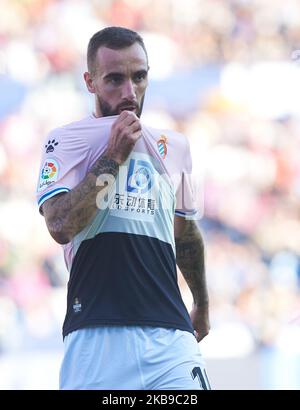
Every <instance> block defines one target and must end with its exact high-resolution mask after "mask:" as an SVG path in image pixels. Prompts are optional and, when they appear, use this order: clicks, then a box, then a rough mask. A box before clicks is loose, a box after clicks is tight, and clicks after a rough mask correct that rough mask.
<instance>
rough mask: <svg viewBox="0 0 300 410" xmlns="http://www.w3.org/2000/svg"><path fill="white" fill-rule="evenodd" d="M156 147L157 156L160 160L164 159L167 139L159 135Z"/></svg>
mask: <svg viewBox="0 0 300 410" xmlns="http://www.w3.org/2000/svg"><path fill="white" fill-rule="evenodd" d="M157 147H158V152H159V155H160V156H161V157H162V159H165V158H166V155H167V137H165V136H164V135H161V136H160V138H159V140H158V141H157Z"/></svg>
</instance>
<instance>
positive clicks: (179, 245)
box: [175, 220, 208, 306]
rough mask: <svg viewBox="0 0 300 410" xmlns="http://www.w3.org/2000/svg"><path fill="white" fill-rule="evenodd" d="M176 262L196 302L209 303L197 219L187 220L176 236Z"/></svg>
mask: <svg viewBox="0 0 300 410" xmlns="http://www.w3.org/2000/svg"><path fill="white" fill-rule="evenodd" d="M175 243H176V263H177V265H178V267H179V269H180V270H181V272H182V274H183V276H184V278H185V280H186V282H187V284H188V286H189V288H190V290H191V292H192V295H193V298H194V304H195V305H197V306H204V305H207V304H208V292H207V285H206V277H205V261H204V243H203V239H202V236H201V233H200V230H199V228H198V227H197V225H196V223H195V221H188V220H186V221H185V226H184V230H183V232H182V234H181V235H180V237H178V238H175Z"/></svg>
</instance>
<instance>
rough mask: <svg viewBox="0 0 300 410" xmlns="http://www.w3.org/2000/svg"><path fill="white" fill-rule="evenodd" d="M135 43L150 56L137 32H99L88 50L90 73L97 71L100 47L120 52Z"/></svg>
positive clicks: (123, 29) (113, 29)
mask: <svg viewBox="0 0 300 410" xmlns="http://www.w3.org/2000/svg"><path fill="white" fill-rule="evenodd" d="M134 43H138V44H140V46H141V47H142V48H143V50H144V51H145V54H146V58H147V61H148V54H147V50H146V47H145V44H144V40H143V39H142V37H141V36H140V35H139V34H138V33H137V32H135V31H133V30H129V29H128V28H125V27H106V28H104V29H103V30H100V31H98V32H97V33H95V34H94V35H93V37H92V38H91V39H90V41H89V44H88V49H87V66H88V70H89V72H90V73H92V72H93V71H94V70H95V57H96V54H97V51H98V49H99V47H108V48H111V49H113V50H120V49H122V48H126V47H129V46H131V45H132V44H134Z"/></svg>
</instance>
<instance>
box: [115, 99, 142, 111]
mask: <svg viewBox="0 0 300 410" xmlns="http://www.w3.org/2000/svg"><path fill="white" fill-rule="evenodd" d="M127 107H133V108H136V109H139V105H138V103H137V102H135V101H125V102H122V104H119V105H118V106H117V110H120V109H122V108H127Z"/></svg>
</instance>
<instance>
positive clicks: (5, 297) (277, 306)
mask: <svg viewBox="0 0 300 410" xmlns="http://www.w3.org/2000/svg"><path fill="white" fill-rule="evenodd" d="M107 25H120V26H125V27H128V28H132V29H134V30H137V31H139V32H140V33H141V34H142V36H143V37H144V39H145V43H146V47H147V48H148V52H149V59H150V67H151V68H150V74H149V75H150V84H149V89H148V92H147V95H146V101H145V108H144V113H143V120H144V121H145V122H147V123H149V124H151V125H152V126H157V127H166V128H167V127H171V128H173V129H177V130H179V131H180V132H182V133H184V134H185V135H187V137H188V138H189V140H190V144H191V148H192V153H193V161H194V164H195V166H196V167H198V168H199V169H200V170H201V173H202V174H203V175H204V178H203V181H204V190H203V193H204V196H203V197H204V207H203V209H204V213H203V218H202V219H201V221H200V226H201V229H202V232H203V235H204V238H205V243H206V263H207V277H208V283H209V292H210V304H211V326H212V329H211V332H210V335H209V336H208V337H207V338H206V339H205V340H204V341H203V342H201V345H202V346H201V347H202V351H203V354H204V356H205V358H206V359H207V362H208V368H209V369H210V368H211V379H212V380H211V381H212V385H213V386H214V385H215V387H217V388H231V389H236V388H246V389H247V388H265V389H299V388H300V296H299V286H300V220H299V216H300V202H299V200H300V161H299V153H300V65H298V63H297V61H293V60H292V59H291V55H292V52H293V51H294V50H296V49H298V48H300V2H299V0H285V1H281V0H184V1H182V0H137V1H134V0H90V1H86V0H0V389H23V388H24V389H26V388H32V389H38V388H57V377H58V366H59V364H60V363H59V360H60V357H61V351H62V338H61V333H60V332H61V330H60V329H61V325H62V321H63V318H64V314H65V304H66V301H65V299H66V283H67V280H68V273H67V271H66V268H65V266H64V262H63V257H62V251H61V249H60V247H59V245H57V244H55V242H54V241H53V240H52V239H51V238H50V236H49V234H48V232H47V230H46V227H45V223H44V221H43V218H42V217H41V216H40V215H39V213H38V208H37V205H36V202H35V189H36V183H37V178H38V170H39V163H40V156H41V152H42V144H43V139H44V138H45V136H46V134H47V133H48V132H49V131H50V130H51V129H52V128H55V127H58V126H60V125H63V124H66V123H68V122H71V121H74V120H78V119H80V118H82V117H84V116H86V115H87V114H88V113H90V112H91V111H92V109H93V99H92V97H91V96H90V95H89V94H88V92H87V90H86V89H85V84H84V81H83V76H82V73H83V72H84V71H85V70H86V62H85V55H86V47H87V43H88V40H89V38H90V37H91V36H92V35H93V34H94V33H95V32H96V31H98V30H100V29H101V28H103V27H105V26H107ZM199 200H200V199H199ZM179 281H180V287H181V291H182V295H183V298H184V300H185V302H186V304H187V306H188V307H190V306H191V297H190V293H189V291H188V288H187V286H186V285H185V283H184V281H183V279H182V277H181V275H180V273H179ZM26 358H27V359H28V360H27V359H26ZM26 360H27V361H26ZM234 369H235V370H234ZM234 371H235V372H236V373H235V374H234V373H233V372H234Z"/></svg>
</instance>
